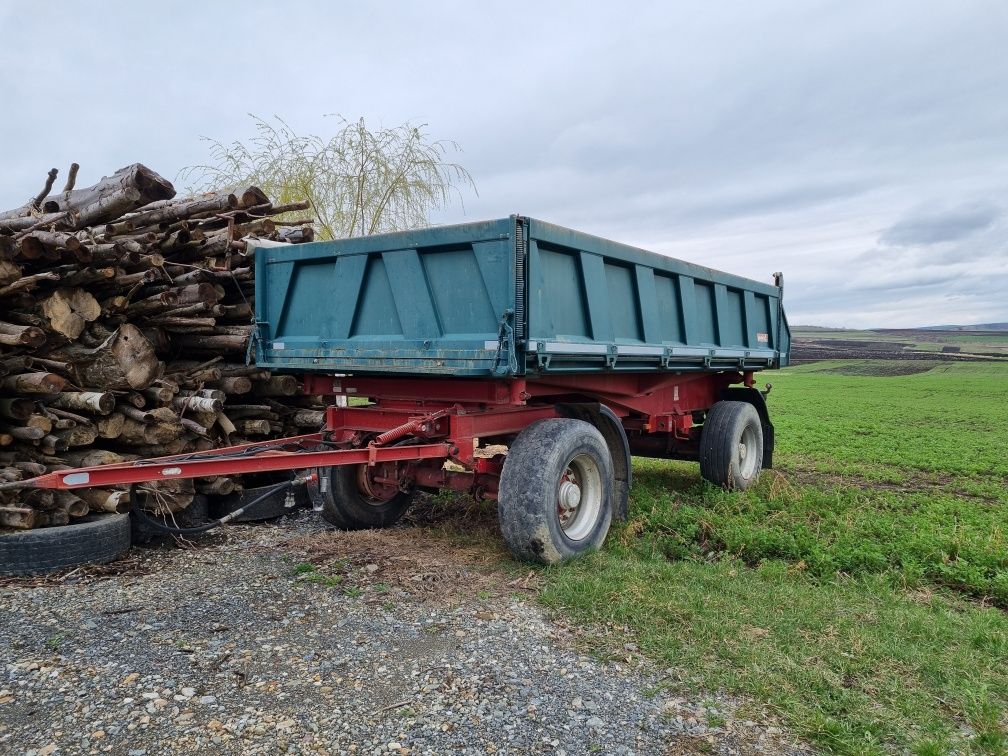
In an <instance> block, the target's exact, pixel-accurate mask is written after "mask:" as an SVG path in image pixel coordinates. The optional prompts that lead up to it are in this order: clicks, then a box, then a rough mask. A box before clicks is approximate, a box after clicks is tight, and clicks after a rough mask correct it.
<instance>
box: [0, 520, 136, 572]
mask: <svg viewBox="0 0 1008 756" xmlns="http://www.w3.org/2000/svg"><path fill="white" fill-rule="evenodd" d="M129 520H130V518H129V515H124V514H92V515H87V516H86V517H82V518H80V519H79V520H76V521H75V522H73V523H71V524H69V525H59V526H57V527H53V528H38V529H37V530H25V531H21V532H18V533H3V534H0V575H38V574H42V573H46V572H53V571H55V570H60V569H63V568H65V567H77V566H79V565H82V564H107V563H108V562H114V561H115V560H116V559H119V558H121V557H123V556H125V555H126V553H127V552H128V551H129V549H130V521H129Z"/></svg>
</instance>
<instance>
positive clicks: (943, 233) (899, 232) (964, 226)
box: [879, 202, 1001, 246]
mask: <svg viewBox="0 0 1008 756" xmlns="http://www.w3.org/2000/svg"><path fill="white" fill-rule="evenodd" d="M1000 213H1001V211H1000V210H999V208H997V207H996V206H994V205H992V204H990V203H988V202H971V203H966V204H962V205H959V206H957V207H951V208H946V209H940V208H928V207H924V208H918V209H915V210H914V211H913V212H911V213H910V214H909V215H907V216H906V217H905V218H902V219H901V220H899V221H898V222H896V223H894V224H893V225H892V226H890V227H889V228H888V229H886V230H885V231H883V232H882V234H881V235H880V236H879V242H880V243H881V244H886V245H891V246H900V245H911V244H939V243H941V242H949V241H957V240H959V239H965V238H966V237H968V236H970V235H972V234H975V233H976V232H977V231H981V230H983V229H985V228H988V227H989V226H990V225H991V224H992V223H994V221H995V220H996V219H997V218H998V216H999V215H1000Z"/></svg>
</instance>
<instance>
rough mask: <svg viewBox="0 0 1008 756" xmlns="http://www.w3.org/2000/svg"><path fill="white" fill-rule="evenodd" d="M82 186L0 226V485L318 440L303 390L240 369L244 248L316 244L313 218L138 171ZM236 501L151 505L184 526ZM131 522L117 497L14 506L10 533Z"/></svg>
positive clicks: (47, 496)
mask: <svg viewBox="0 0 1008 756" xmlns="http://www.w3.org/2000/svg"><path fill="white" fill-rule="evenodd" d="M76 175H77V165H76V164H74V165H73V166H71V168H70V171H69V176H68V179H67V181H66V185H65V186H64V188H63V189H62V191H60V192H58V193H52V191H53V186H54V183H55V181H56V178H57V171H56V170H55V169H54V170H52V171H50V172H49V176H48V180H47V181H46V183H45V187H44V189H43V190H42V191H41V192H39V194H38V195H37V196H36V197H35V198H34V199H32V200H30V201H28V202H27V203H26V204H25V205H23V206H22V207H19V208H17V209H15V210H10V211H7V212H0V482H4V481H16V480H22V479H25V478H29V477H33V476H36V475H39V474H42V473H45V472H49V471H52V470H57V469H64V468H66V467H77V466H85V465H97V464H109V463H114V462H119V461H126V460H131V459H137V458H141V457H150V456H160V455H165V454H174V453H179V452H186V451H198V450H206V449H212V448H214V447H218V446H224V445H231V444H237V443H243V442H246V441H254V440H257V439H261V438H269V437H275V436H278V435H281V434H286V435H292V434H296V433H299V432H301V433H303V432H309V429H316V428H318V427H319V426H320V425H321V423H322V419H323V413H322V409H321V407H320V405H318V404H317V402H315V401H314V400H313V399H312V398H310V397H304V396H301V395H300V393H299V389H300V386H299V384H298V380H297V378H296V377H294V376H291V375H270V373H268V372H267V371H264V370H260V369H258V368H256V367H255V366H254V365H250V364H247V356H248V354H249V352H248V342H249V338H250V335H251V333H252V330H253V327H252V311H253V305H254V297H255V285H254V280H253V276H254V266H253V254H252V248H251V245H250V243H249V239H250V238H260V239H272V240H278V241H287V242H292V243H296V242H301V241H311V239H312V236H313V233H312V227H311V219H309V218H297V217H296V215H297V214H298V212H299V211H302V210H305V209H306V208H307V203H297V204H288V205H274V204H272V203H271V202H270V200H269V198H268V197H266V196H265V194H264V193H263V192H262V191H261V190H260V189H258V188H257V187H254V186H252V187H248V188H247V189H246V190H245V191H243V192H241V193H240V194H239V193H237V192H236V193H234V194H230V193H215V194H206V195H202V196H197V197H191V198H186V199H178V198H176V197H175V189H174V188H173V187H172V185H171V183H170V182H168V181H166V180H165V179H164V178H162V177H161V176H159V175H158V174H156V173H155V172H154V171H151V170H150V169H149V168H146V167H144V166H142V165H139V164H137V165H131V166H129V167H127V168H123V169H122V170H120V171H117V172H116V173H115V174H114V175H112V176H110V177H106V178H103V179H102V180H101V181H100V182H98V183H97V184H95V185H94V186H91V187H88V188H86V189H75V188H74V182H75V179H76ZM292 215H293V216H295V217H293V218H292ZM278 216H279V217H278ZM281 218H284V219H287V220H282V219H281ZM236 486H240V481H237V480H235V479H230V478H217V479H202V480H197V481H195V483H194V482H192V481H177V482H175V483H173V484H171V485H169V484H156V485H153V486H151V487H148V491H147V496H146V497H145V500H146V501H148V502H150V506H151V508H153V509H155V510H157V511H161V512H169V511H170V512H175V511H178V510H179V509H182V508H184V507H186V506H188V504H189V503H190V502H191V501H192V499H193V496H194V494H195V493H197V492H200V493H207V494H227V493H229V492H231V491H233V490H235V488H236ZM127 507H128V493H127V492H126V491H125V490H111V489H83V490H75V491H72V492H71V491H58V492H53V491H46V490H39V489H29V490H21V491H5V492H3V493H0V527H13V528H31V527H38V526H42V525H59V524H66V523H67V522H69V521H70V519H71V518H73V517H79V516H83V515H85V514H87V513H88V512H89V511H98V512H121V511H125V509H126V508H127Z"/></svg>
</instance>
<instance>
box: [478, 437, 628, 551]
mask: <svg viewBox="0 0 1008 756" xmlns="http://www.w3.org/2000/svg"><path fill="white" fill-rule="evenodd" d="M613 485H614V475H613V462H612V457H611V455H610V453H609V447H608V445H607V444H606V441H605V439H604V438H603V437H602V434H601V433H600V432H599V430H598V428H596V427H595V426H593V425H591V424H590V423H586V422H584V421H583V420H573V419H567V418H562V419H555V420H540V421H539V422H537V423H533V424H532V425H530V426H529V427H528V428H526V429H525V430H523V431H522V432H521V433H520V434H518V438H516V439H515V441H514V443H513V444H512V445H511V448H510V449H509V450H508V454H507V459H506V460H505V462H504V469H503V471H502V472H501V478H500V486H499V490H498V494H497V516H498V518H499V519H500V527H501V533H502V534H503V536H504V541H505V543H507V546H508V548H509V549H510V550H511V553H512V554H514V555H515V557H517V558H518V559H522V560H524V561H527V562H539V563H541V564H555V563H556V562H562V561H564V560H567V559H572V558H574V557H576V556H579V555H580V554H584V553H585V552H588V551H594V550H596V549H598V548H599V547H601V545H602V543H603V542H604V541H605V537H606V535H607V534H608V533H609V525H610V523H611V522H612V516H613Z"/></svg>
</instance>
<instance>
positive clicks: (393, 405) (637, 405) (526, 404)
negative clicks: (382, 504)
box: [2, 371, 773, 512]
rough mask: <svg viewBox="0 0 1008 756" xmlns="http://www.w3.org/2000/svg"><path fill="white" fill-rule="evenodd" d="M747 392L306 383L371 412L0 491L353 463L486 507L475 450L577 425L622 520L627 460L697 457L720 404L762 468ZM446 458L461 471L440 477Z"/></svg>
mask: <svg viewBox="0 0 1008 756" xmlns="http://www.w3.org/2000/svg"><path fill="white" fill-rule="evenodd" d="M732 384H743V385H742V386H738V387H733V385H732ZM752 386H753V374H752V373H751V372H746V373H741V372H734V371H730V372H718V373H686V372H684V373H680V374H675V373H666V374H656V373H612V374H605V375H595V374H589V375H584V374H580V375H549V376H538V377H535V378H512V379H503V380H476V379H468V378H457V379H444V378H394V377H367V376H357V377H351V376H337V377H332V376H322V375H308V376H305V378H304V393H306V394H314V395H320V394H321V395H330V396H332V395H342V396H348V397H355V396H356V397H367V398H368V399H369V400H370V402H371V403H369V404H367V405H364V406H347V407H340V406H330V407H329V408H328V409H327V412H326V422H325V427H324V428H323V429H322V430H320V432H318V433H312V434H307V435H303V436H294V437H290V438H282V439H276V440H272V441H266V442H260V443H253V444H243V445H240V446H231V447H226V448H219V449H214V450H212V451H206V452H198V453H191V454H175V455H171V456H165V457H158V458H153V459H144V460H138V461H134V462H123V463H120V464H113V465H103V466H100V467H84V468H74V469H64V470H58V471H55V472H50V473H48V474H46V475H42V476H39V477H37V478H32V479H30V480H26V481H18V482H16V483H14V484H4V485H3V486H2V487H4V488H8V487H10V488H15V487H34V488H58V489H73V488H85V487H102V486H121V485H126V484H136V483H147V482H151V481H160V480H175V479H183V478H204V477H213V476H221V475H240V474H247V473H261V472H269V471H278V470H306V469H310V468H325V467H330V466H339V465H360V466H362V470H363V471H364V474H363V475H362V478H361V480H362V485H364V486H366V487H367V488H368V489H369V492H371V493H374V494H375V495H376V496H378V497H379V498H380V497H381V496H382V495H383V494H384V495H392V494H394V493H395V492H396V491H399V490H403V491H405V490H407V489H408V488H410V487H413V486H420V487H424V488H451V489H455V490H469V491H471V492H472V493H474V494H475V495H477V496H480V497H485V498H494V497H496V495H497V482H498V480H499V476H500V473H501V469H502V465H503V456H501V455H494V456H490V457H487V456H485V455H484V456H478V455H477V454H476V451H477V449H478V448H479V447H480V446H485V445H488V444H507V443H509V441H510V440H512V439H513V438H514V437H515V436H516V435H517V434H518V433H520V432H521V431H522V430H524V429H525V428H527V427H528V426H529V425H531V424H532V423H534V422H536V421H537V420H543V419H547V418H559V417H578V418H582V419H586V420H588V421H589V422H592V423H593V424H596V425H600V426H602V427H600V430H602V432H603V435H604V436H605V437H606V440H607V443H608V444H609V447H610V450H611V452H612V454H613V460H614V466H615V468H616V471H617V475H616V477H617V482H619V481H622V483H623V489H624V490H623V491H622V492H621V495H622V498H623V499H624V501H623V502H622V505H623V506H622V507H621V509H623V511H624V512H625V497H626V494H627V489H628V488H629V479H630V471H629V456H630V454H631V453H632V454H638V455H641V456H654V457H668V458H681V459H696V455H697V446H698V440H699V435H700V433H699V432H700V427H699V423H702V421H703V417H702V416H703V414H704V413H705V412H706V411H707V410H709V409H710V408H711V407H712V406H713V405H714V404H715V402H717V401H718V400H719V399H723V398H734V399H736V400H742V401H748V402H751V403H753V404H755V405H756V406H757V409H758V410H759V411H760V414H761V417H762V418H763V422H764V434H765V435H766V434H767V432H769V439H768V440H769V445H766V444H765V452H764V455H765V463H764V466H769V453H770V450H772V444H773V438H772V426H771V425H770V423H769V418H768V417H767V415H766V406H765V403H764V402H763V397H762V395H761V394H760V392H758V391H756V390H755V389H754V388H753V387H752ZM768 429H769V431H768ZM447 460H451V461H453V462H454V463H456V465H455V466H454V467H458V468H461V469H445V464H444V463H445V462H446V461H447ZM621 471H622V477H621V475H620V473H621Z"/></svg>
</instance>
